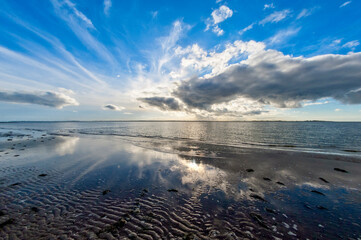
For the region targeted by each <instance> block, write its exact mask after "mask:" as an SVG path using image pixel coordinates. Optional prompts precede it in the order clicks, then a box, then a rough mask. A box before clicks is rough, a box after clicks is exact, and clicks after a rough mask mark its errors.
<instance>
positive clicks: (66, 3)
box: [61, 0, 95, 28]
mask: <svg viewBox="0 0 361 240" xmlns="http://www.w3.org/2000/svg"><path fill="white" fill-rule="evenodd" d="M61 6H62V7H64V6H66V7H68V9H69V10H70V12H71V13H73V14H74V15H75V16H76V17H78V19H80V20H81V21H83V22H84V23H86V25H87V26H88V27H90V28H95V27H94V25H93V23H92V21H91V20H90V19H89V18H87V16H85V15H84V14H83V13H82V12H80V11H79V10H78V9H77V8H76V7H75V4H74V3H72V2H71V1H70V0H64V1H63V4H62V5H61Z"/></svg>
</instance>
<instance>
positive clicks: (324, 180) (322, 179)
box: [319, 177, 329, 183]
mask: <svg viewBox="0 0 361 240" xmlns="http://www.w3.org/2000/svg"><path fill="white" fill-rule="evenodd" d="M319 179H320V180H321V181H323V182H325V183H329V182H328V181H327V180H326V179H324V178H322V177H320V178H319Z"/></svg>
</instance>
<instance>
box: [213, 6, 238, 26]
mask: <svg viewBox="0 0 361 240" xmlns="http://www.w3.org/2000/svg"><path fill="white" fill-rule="evenodd" d="M211 15H212V18H213V23H214V24H218V23H221V22H223V21H224V20H226V19H227V18H230V17H232V15H233V11H232V10H231V9H230V8H229V7H227V6H225V5H222V6H220V7H219V9H216V10H214V11H213V12H212V14H211Z"/></svg>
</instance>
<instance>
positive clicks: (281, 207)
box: [0, 134, 361, 239]
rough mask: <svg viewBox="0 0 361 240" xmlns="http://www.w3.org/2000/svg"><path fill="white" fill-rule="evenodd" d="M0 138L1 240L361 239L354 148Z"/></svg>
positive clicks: (359, 176) (360, 173) (359, 175)
mask: <svg viewBox="0 0 361 240" xmlns="http://www.w3.org/2000/svg"><path fill="white" fill-rule="evenodd" d="M9 139H11V140H10V141H3V142H1V144H0V238H1V239H16V238H18V239H52V238H53V239H171V238H174V239H246V238H247V239H306V238H309V239H347V238H350V239H357V238H361V165H360V159H358V158H356V157H346V156H338V155H325V154H316V153H312V154H309V153H299V152H293V151H278V150H274V151H272V150H263V149H256V148H255V149H251V148H235V147H229V146H222V145H212V144H202V143H196V142H187V141H165V140H163V141H161V140H156V139H152V140H146V139H145V140H143V139H137V140H134V139H126V138H121V137H115V136H91V135H86V136H82V135H77V136H54V135H49V134H43V135H37V136H32V135H31V134H29V135H26V134H25V135H18V136H13V137H11V138H9Z"/></svg>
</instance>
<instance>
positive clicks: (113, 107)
mask: <svg viewBox="0 0 361 240" xmlns="http://www.w3.org/2000/svg"><path fill="white" fill-rule="evenodd" d="M103 109H104V110H112V111H122V110H124V109H125V108H124V107H122V106H117V105H114V104H106V105H104V106H103Z"/></svg>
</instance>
